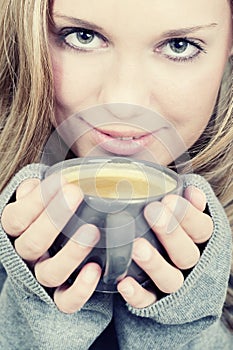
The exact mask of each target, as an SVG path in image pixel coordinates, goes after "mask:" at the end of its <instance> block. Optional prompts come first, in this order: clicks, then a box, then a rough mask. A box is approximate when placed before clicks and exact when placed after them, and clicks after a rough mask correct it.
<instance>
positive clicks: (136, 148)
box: [92, 128, 153, 156]
mask: <svg viewBox="0 0 233 350" xmlns="http://www.w3.org/2000/svg"><path fill="white" fill-rule="evenodd" d="M92 135H93V138H94V140H95V142H96V143H97V145H98V146H99V147H101V148H102V149H103V150H105V151H107V152H110V153H113V154H117V155H123V156H131V155H134V154H136V153H139V152H141V151H142V150H143V149H145V147H147V146H148V145H149V144H150V143H151V142H152V141H153V134H152V133H145V132H144V133H142V132H138V131H135V132H133V131H130V130H129V131H125V132H120V131H115V130H100V129H97V128H93V129H92Z"/></svg>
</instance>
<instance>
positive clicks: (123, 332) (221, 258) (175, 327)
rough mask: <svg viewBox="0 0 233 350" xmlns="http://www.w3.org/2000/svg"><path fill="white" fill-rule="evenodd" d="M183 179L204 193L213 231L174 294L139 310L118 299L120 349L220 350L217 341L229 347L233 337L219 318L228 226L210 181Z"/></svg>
mask: <svg viewBox="0 0 233 350" xmlns="http://www.w3.org/2000/svg"><path fill="white" fill-rule="evenodd" d="M184 182H185V187H187V186H188V185H194V186H196V187H198V188H200V189H201V190H203V191H204V192H205V194H206V197H207V203H208V208H209V212H210V215H211V217H212V219H213V222H214V232H213V235H212V237H211V239H210V240H209V242H208V243H207V245H206V247H205V249H204V251H203V252H202V255H201V258H200V260H199V262H198V263H197V265H196V266H195V267H194V268H193V269H192V271H191V272H190V274H189V275H188V276H187V277H186V279H185V282H184V284H183V286H182V287H181V288H180V289H179V290H178V291H177V292H175V293H172V294H170V295H168V296H166V297H164V298H162V299H160V300H159V301H157V302H156V303H154V304H153V305H151V306H149V307H145V308H143V309H137V308H133V307H132V306H130V305H125V304H124V302H123V300H122V299H121V298H120V297H117V298H118V302H117V303H116V305H117V310H118V312H117V313H115V318H116V328H117V333H118V338H119V340H120V341H121V344H122V345H121V346H122V349H127V350H128V349H134V350H136V349H141V348H142V347H143V348H146V349H153V350H157V349H158V350H160V349H163V350H166V349H171V348H172V349H190V350H191V349H192V350H194V349H195V350H199V349H211V350H215V349H216V350H217V349H220V348H221V349H223V347H221V344H224V350H230V349H231V350H232V349H233V345H232V344H233V335H232V336H231V335H230V333H229V332H228V331H227V330H225V329H224V327H223V325H222V324H221V322H220V321H219V318H220V316H221V314H222V308H223V304H224V301H225V297H226V291H227V286H228V280H229V275H230V265H231V254H232V242H231V229H230V226H229V223H228V219H227V217H226V214H225V212H224V210H223V208H222V206H221V204H220V203H219V201H218V200H217V198H216V197H215V195H214V192H213V190H212V189H211V187H210V185H209V184H208V183H207V182H206V181H205V180H204V179H203V178H202V177H200V176H198V175H194V174H188V175H185V176H184ZM200 230H201V227H200ZM210 339H212V340H211V342H210ZM123 344H124V346H123ZM152 344H153V345H152ZM208 344H210V345H208Z"/></svg>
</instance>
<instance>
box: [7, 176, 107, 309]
mask: <svg viewBox="0 0 233 350" xmlns="http://www.w3.org/2000/svg"><path fill="white" fill-rule="evenodd" d="M45 194H46V195H45ZM82 200H83V195H82V193H81V191H80V189H79V188H78V186H76V185H74V184H68V183H65V181H64V183H63V184H62V185H61V181H60V178H59V179H58V177H56V176H54V175H52V176H50V177H48V178H46V179H45V180H44V181H40V180H38V179H29V180H25V181H24V182H22V183H21V185H20V186H19V188H18V189H17V192H16V201H15V202H13V203H10V204H8V205H7V206H6V207H5V208H4V211H3V214H2V219H1V220H2V226H3V228H4V230H5V231H6V233H7V234H8V235H9V236H11V237H12V238H14V247H15V250H16V252H17V253H18V255H19V256H20V257H21V258H22V259H24V261H25V262H26V263H27V264H28V265H29V266H30V267H31V268H33V269H34V273H35V276H36V278H37V280H38V282H39V283H40V284H42V285H43V286H45V287H50V288H51V287H52V288H53V287H55V288H56V289H55V292H54V302H55V303H56V305H57V307H58V308H59V309H60V310H61V311H63V312H65V313H73V312H75V311H77V310H79V309H80V308H81V307H82V306H83V305H84V304H85V303H86V301H87V300H88V299H89V298H90V297H91V295H92V294H93V292H94V290H95V288H96V286H97V284H98V281H99V279H100V276H101V268H100V266H99V265H98V264H96V263H88V264H86V265H85V266H84V267H83V268H82V270H81V271H80V273H79V274H78V276H77V277H76V280H75V281H74V283H73V284H72V285H71V286H69V287H67V286H66V285H65V281H66V280H67V278H68V277H69V276H70V274H71V273H72V272H73V271H74V270H75V269H76V268H77V266H78V265H79V264H80V263H81V262H82V261H83V259H84V258H85V257H86V256H87V255H88V254H89V252H90V251H91V249H92V247H93V246H94V245H95V244H96V243H97V242H98V240H99V236H100V234H99V231H98V229H97V227H95V226H93V225H89V224H85V225H83V226H82V227H80V228H79V229H78V231H77V232H76V233H75V236H74V238H76V239H77V240H81V241H82V242H83V241H84V242H85V245H84V244H79V243H77V242H75V241H74V240H69V241H68V242H67V244H66V245H65V246H64V247H63V248H62V249H61V250H60V251H59V252H58V253H57V254H56V255H54V256H53V257H50V256H49V253H48V249H49V248H50V246H51V245H52V244H53V242H54V240H55V239H56V237H57V236H58V235H59V233H60V232H61V230H62V228H63V227H64V226H65V225H66V223H67V222H68V221H69V219H70V218H71V216H72V215H73V213H74V212H75V210H76V209H77V207H78V206H79V204H80V203H81V202H82Z"/></svg>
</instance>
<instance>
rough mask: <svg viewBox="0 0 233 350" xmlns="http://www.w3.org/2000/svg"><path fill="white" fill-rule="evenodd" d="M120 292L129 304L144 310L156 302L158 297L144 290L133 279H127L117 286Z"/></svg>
mask: <svg viewBox="0 0 233 350" xmlns="http://www.w3.org/2000/svg"><path fill="white" fill-rule="evenodd" d="M117 289H118V292H119V293H120V294H121V295H122V297H123V298H124V299H125V301H126V302H127V303H129V304H130V305H131V306H133V307H135V308H139V309H142V308H144V307H147V306H149V305H152V304H154V303H155V301H156V295H155V294H154V293H152V292H150V291H148V290H146V289H144V288H143V287H142V286H141V285H140V284H139V283H137V282H136V281H135V280H134V279H133V278H132V277H126V278H124V279H123V280H122V281H121V282H119V283H118V285H117Z"/></svg>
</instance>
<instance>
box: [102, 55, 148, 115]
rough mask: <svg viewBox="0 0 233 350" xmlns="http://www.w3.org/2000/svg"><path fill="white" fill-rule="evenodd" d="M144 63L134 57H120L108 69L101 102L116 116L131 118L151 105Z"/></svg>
mask: <svg viewBox="0 0 233 350" xmlns="http://www.w3.org/2000/svg"><path fill="white" fill-rule="evenodd" d="M144 73H145V72H143V69H142V65H141V64H140V62H136V61H134V60H133V58H131V59H128V60H123V59H118V60H116V61H115V63H114V64H112V65H111V67H109V68H108V69H107V70H106V75H105V79H104V80H103V84H102V88H101V91H100V95H99V97H100V103H101V104H105V107H106V109H108V110H109V111H110V112H111V113H112V114H113V115H114V116H115V117H116V118H119V119H123V118H130V117H131V116H137V115H138V114H140V113H141V108H140V107H147V108H149V107H150V96H151V92H150V88H149V83H148V81H147V79H146V78H145V75H144Z"/></svg>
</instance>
